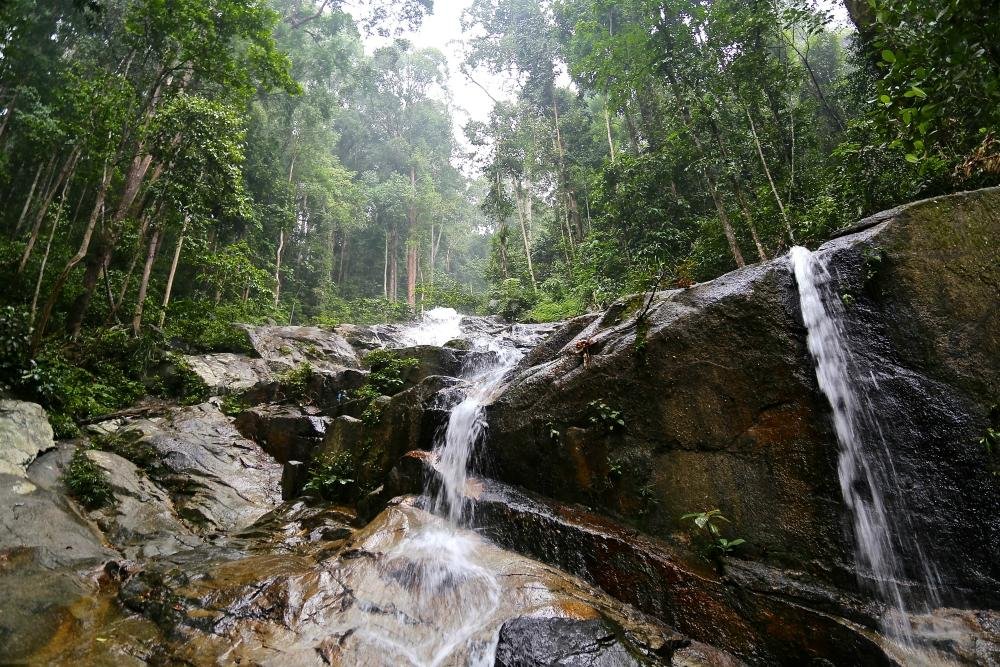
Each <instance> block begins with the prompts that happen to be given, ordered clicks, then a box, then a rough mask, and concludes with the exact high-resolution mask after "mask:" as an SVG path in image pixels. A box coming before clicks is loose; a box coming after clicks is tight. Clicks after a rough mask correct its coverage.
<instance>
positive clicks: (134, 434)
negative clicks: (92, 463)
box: [90, 431, 160, 471]
mask: <svg viewBox="0 0 1000 667" xmlns="http://www.w3.org/2000/svg"><path fill="white" fill-rule="evenodd" d="M90 442H91V444H92V445H93V446H94V447H95V448H96V449H100V450H102V451H105V452H111V453H112V454H117V455H118V456H120V457H122V458H123V459H127V460H129V461H131V462H132V463H134V464H135V465H136V467H137V468H140V469H142V470H147V471H148V470H152V469H153V468H155V467H156V465H157V464H158V463H159V462H160V454H159V452H157V451H156V448H155V447H153V446H152V445H151V444H149V443H148V442H146V441H144V440H142V434H141V433H139V432H138V431H128V432H125V433H121V432H118V433H107V434H103V435H98V436H95V437H93V438H91V441H90Z"/></svg>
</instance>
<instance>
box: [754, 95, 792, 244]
mask: <svg viewBox="0 0 1000 667" xmlns="http://www.w3.org/2000/svg"><path fill="white" fill-rule="evenodd" d="M743 110H744V111H745V112H746V114H747V120H748V121H750V134H751V135H752V136H753V142H754V145H755V146H756V147H757V156H758V157H760V164H761V167H763V168H764V174H765V175H766V176H767V182H768V183H770V184H771V192H772V193H773V194H774V201H775V202H776V203H777V204H778V210H779V211H781V219H782V220H784V221H785V229H786V230H788V239H789V240H790V241H791V242H792V243H795V233H794V232H793V231H792V223H791V221H789V219H788V213H787V212H786V211H785V205H784V204H783V203H782V202H781V195H779V194H778V188H777V186H775V184H774V179H773V178H771V170H770V169H769V168H768V166H767V159H766V158H765V157H764V149H763V148H762V147H761V145H760V137H758V136H757V127H756V125H754V122H753V115H752V114H751V113H750V109H748V108H746V107H744V108H743Z"/></svg>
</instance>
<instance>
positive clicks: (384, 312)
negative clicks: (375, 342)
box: [315, 293, 413, 327]
mask: <svg viewBox="0 0 1000 667" xmlns="http://www.w3.org/2000/svg"><path fill="white" fill-rule="evenodd" d="M411 319H413V312H412V311H411V310H410V308H409V306H407V305H406V303H405V302H402V301H392V300H390V299H384V298H379V297H372V298H357V299H343V298H341V297H340V296H338V295H337V294H335V293H331V294H329V295H327V297H326V298H325V299H324V301H323V305H322V308H321V310H320V313H319V315H318V316H317V317H316V318H315V320H316V323H317V324H319V325H321V326H325V327H335V326H338V325H340V324H358V325H366V324H382V323H386V322H405V321H408V320H411Z"/></svg>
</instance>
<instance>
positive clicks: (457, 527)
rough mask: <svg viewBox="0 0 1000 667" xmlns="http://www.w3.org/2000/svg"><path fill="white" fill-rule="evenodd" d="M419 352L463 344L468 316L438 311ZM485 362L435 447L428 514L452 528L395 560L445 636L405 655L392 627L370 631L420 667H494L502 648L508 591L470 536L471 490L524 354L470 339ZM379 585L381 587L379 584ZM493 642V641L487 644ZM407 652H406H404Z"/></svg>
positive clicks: (408, 334)
mask: <svg viewBox="0 0 1000 667" xmlns="http://www.w3.org/2000/svg"><path fill="white" fill-rule="evenodd" d="M403 337H404V340H406V342H408V343H410V344H413V345H443V344H444V343H446V342H448V341H450V340H453V339H456V338H462V337H463V333H462V330H461V315H459V314H458V313H457V312H456V311H455V310H453V309H451V308H435V309H433V310H431V311H428V312H427V313H425V314H424V318H423V321H422V322H421V323H420V324H418V325H416V326H414V327H411V328H409V329H408V330H406V331H405V332H404V334H403ZM465 338H466V340H468V341H469V342H470V343H471V347H472V350H473V351H475V352H478V353H480V354H475V355H473V356H472V358H473V359H475V360H477V361H476V362H474V363H473V364H472V366H471V367H467V368H466V369H464V373H463V375H464V379H465V380H466V382H467V383H468V386H467V388H466V389H465V390H464V396H463V397H462V399H461V400H460V401H459V402H458V403H457V404H455V406H454V407H453V408H452V410H451V413H450V416H449V419H448V424H447V427H446V428H445V430H444V432H443V433H442V434H441V436H440V437H439V439H438V442H437V443H435V448H434V453H435V468H436V469H437V472H438V477H439V479H438V483H437V484H435V485H434V486H433V490H432V488H431V487H429V488H428V490H427V493H426V495H427V501H428V506H429V508H430V509H431V511H432V512H434V513H435V514H437V515H438V516H440V517H441V518H442V519H444V520H438V521H431V522H428V523H427V524H426V525H423V526H420V527H419V528H418V529H417V530H415V531H414V533H413V534H411V535H408V536H407V537H406V538H404V539H403V540H402V541H401V542H400V543H399V544H398V545H397V546H396V547H395V548H394V550H393V552H392V553H391V554H390V560H392V559H398V560H399V561H400V562H401V563H405V570H406V579H407V584H408V585H407V589H408V595H409V596H411V598H412V599H411V600H410V606H411V607H413V608H416V609H418V610H425V611H426V615H427V616H428V617H435V618H437V619H438V620H437V621H436V622H437V626H438V632H436V633H434V634H433V635H432V637H431V638H430V639H429V640H428V641H427V642H425V643H424V644H423V645H420V646H416V647H410V648H408V649H405V642H401V641H397V640H396V639H395V638H394V637H393V629H392V626H391V624H390V625H379V626H377V627H368V628H366V629H365V630H364V631H363V632H364V633H365V634H366V635H367V636H368V640H369V641H371V642H373V643H374V644H376V645H378V646H381V647H383V648H384V649H386V650H389V651H390V652H391V653H393V654H397V655H400V656H401V657H403V658H405V660H407V661H408V662H409V663H411V664H413V665H416V666H419V667H436V666H437V665H445V664H449V665H450V664H453V663H456V661H460V662H461V663H462V664H469V665H482V666H484V667H485V666H486V665H492V664H493V661H494V653H495V647H496V632H495V628H493V627H492V626H493V624H495V622H496V612H497V609H498V607H499V605H500V598H501V587H500V583H499V581H498V579H497V576H496V574H495V573H494V572H492V571H491V570H490V569H488V568H486V567H484V566H483V565H482V564H481V563H479V562H477V560H476V553H477V551H478V550H479V549H480V548H481V547H482V545H483V539H482V538H481V537H479V536H478V535H477V534H476V533H474V532H472V531H470V530H467V529H466V528H465V527H464V525H465V523H466V519H467V512H468V501H467V500H466V496H467V485H468V483H469V468H470V465H471V463H472V461H473V457H474V454H475V449H476V445H477V444H478V443H479V441H480V439H481V438H482V436H483V433H484V431H485V429H486V421H485V419H484V415H483V412H484V406H485V405H486V404H487V403H488V402H489V401H490V400H491V399H492V398H493V397H494V396H495V395H496V393H497V392H498V391H499V390H500V389H501V388H502V386H503V379H504V376H505V375H506V373H507V371H508V370H510V369H511V368H512V367H513V365H514V364H515V363H517V361H518V359H520V357H521V353H520V352H519V351H518V350H517V349H516V348H515V347H514V346H513V345H509V344H508V342H507V341H503V340H500V339H497V338H492V337H489V336H472V337H465ZM373 583H374V582H373ZM484 634H485V635H490V636H492V640H491V641H484V640H483V637H484ZM404 649H405V650H404Z"/></svg>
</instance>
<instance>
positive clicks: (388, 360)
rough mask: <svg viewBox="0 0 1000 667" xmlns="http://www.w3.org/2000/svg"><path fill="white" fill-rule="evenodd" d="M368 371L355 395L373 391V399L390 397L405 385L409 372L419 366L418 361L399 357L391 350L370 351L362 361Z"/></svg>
mask: <svg viewBox="0 0 1000 667" xmlns="http://www.w3.org/2000/svg"><path fill="white" fill-rule="evenodd" d="M363 361H364V363H365V365H366V366H367V367H368V368H369V369H370V371H371V372H370V373H369V374H368V378H367V379H366V380H365V384H364V386H362V387H361V389H358V390H357V395H361V394H363V393H365V392H366V388H367V392H368V393H371V390H374V391H375V392H377V393H375V394H374V397H375V398H378V397H379V396H392V395H393V394H395V393H397V392H398V391H399V390H400V389H402V388H403V386H404V385H405V384H406V375H407V373H409V371H410V370H412V369H414V368H416V367H417V366H419V365H420V360H418V359H415V358H413V357H401V356H399V354H397V353H396V352H393V351H392V350H372V351H371V352H369V353H368V354H366V355H365V357H364V359H363Z"/></svg>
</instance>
